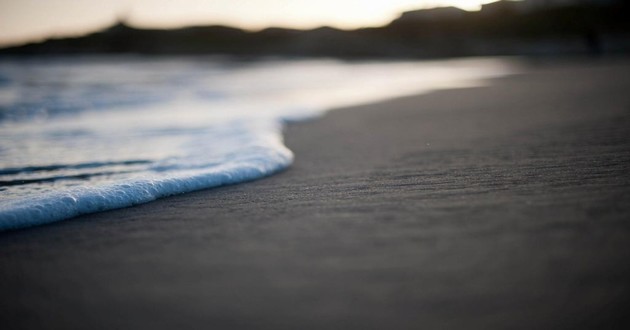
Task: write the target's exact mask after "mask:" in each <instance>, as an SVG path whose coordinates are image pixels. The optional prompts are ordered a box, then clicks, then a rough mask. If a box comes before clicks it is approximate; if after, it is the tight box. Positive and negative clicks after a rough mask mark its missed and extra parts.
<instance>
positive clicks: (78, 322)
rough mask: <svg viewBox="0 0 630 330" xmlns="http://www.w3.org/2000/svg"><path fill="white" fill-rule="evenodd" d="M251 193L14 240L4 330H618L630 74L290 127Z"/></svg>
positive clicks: (1, 250)
mask: <svg viewBox="0 0 630 330" xmlns="http://www.w3.org/2000/svg"><path fill="white" fill-rule="evenodd" d="M286 139H287V144H288V146H289V147H290V148H291V149H292V150H293V151H294V152H295V154H296V156H297V159H296V162H295V164H294V166H293V167H291V168H290V169H289V170H288V171H286V172H284V173H281V174H279V175H276V176H273V177H271V178H268V179H264V180H260V181H257V182H254V183H249V184H243V185H237V186H231V187H224V188H219V189H213V190H208V191H202V192H198V193H193V194H187V195H182V196H177V197H172V198H168V199H164V200H160V201H157V202H154V203H151V204H146V205H142V206H138V207H134V208H129V209H123V210H117V211H112V212H106V213H102V214H96V215H90V216H85V217H81V218H78V219H75V220H71V221H66V222H62V223H58V224H54V225H49V226H43V227H39V228H33V229H28V230H21V231H14V232H8V233H3V234H1V235H0V322H1V323H0V328H2V329H19V328H32V329H40V328H83V329H92V328H104V329H114V328H128V329H137V328H148V329H155V328H171V329H193V328H194V329H259V328H264V329H578V328H579V329H622V328H625V326H627V325H628V324H630V323H629V313H628V309H627V306H628V302H630V61H627V60H614V61H594V62H584V63H579V62H573V63H566V62H565V63H555V64H549V63H547V64H544V65H533V66H531V67H529V68H528V69H526V73H525V74H522V75H518V76H513V77H509V78H502V79H497V80H494V81H492V82H491V85H490V86H489V87H479V88H469V89H458V90H448V91H439V92H434V93H431V94H428V95H420V96H413V97H408V98H402V99H397V100H393V101H387V102H382V103H379V104H372V105H367V106H359V107H354V108H350V109H344V110H341V111H335V112H331V113H329V114H328V115H327V116H325V118H323V119H321V120H316V121H312V122H309V123H303V124H296V125H291V126H290V127H289V128H288V132H287V135H286Z"/></svg>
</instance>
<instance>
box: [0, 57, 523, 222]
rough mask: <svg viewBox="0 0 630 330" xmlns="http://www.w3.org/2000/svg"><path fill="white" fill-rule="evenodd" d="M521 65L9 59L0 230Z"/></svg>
mask: <svg viewBox="0 0 630 330" xmlns="http://www.w3.org/2000/svg"><path fill="white" fill-rule="evenodd" d="M511 70H512V66H511V65H510V64H509V63H508V62H506V61H505V60H502V59H475V60H451V61H435V62H411V61H407V62H402V61H398V62H376V61H375V62H343V61H337V60H263V61H256V62H231V61H229V60H228V59H216V58H203V57H201V58H161V59H148V58H142V57H138V58H107V57H105V58H86V59H82V60H80V61H68V60H64V59H63V58H59V59H50V58H40V59H37V58H34V59H30V60H28V61H23V60H20V59H11V60H8V59H4V60H0V76H2V77H4V78H3V83H2V84H0V109H2V110H0V112H1V116H0V142H1V143H0V230H7V229H16V228H24V227H28V226H34V225H39V224H45V223H51V222H54V221H59V220H63V219H68V218H72V217H75V216H78V215H82V214H89V213H93V212H100V211H105V210H111V209H115V208H122V207H128V206H132V205H137V204H140V203H146V202H149V201H152V200H155V199H157V198H162V197H166V196H171V195H175V194H181V193H186V192H191V191H195V190H200V189H207V188H212V187H217V186H222V185H227V184H235V183H241V182H246V181H250V180H255V179H259V178H261V177H264V176H267V175H271V174H273V173H276V172H278V171H282V170H283V169H286V168H287V167H288V166H289V165H290V164H291V162H292V160H293V154H292V153H291V151H290V150H288V149H287V148H286V147H285V146H284V144H283V141H282V130H283V126H284V124H285V123H286V122H291V121H299V120H304V119H308V118H313V117H315V116H318V115H320V114H322V113H323V112H324V111H325V110H327V109H331V108H335V107H341V106H347V105H354V104H358V103H367V102H372V101H377V100H382V99H386V98H391V97H397V96H403V95H408V94H414V93H419V92H426V91H430V90H434V89H438V88H450V87H464V86H475V85H478V84H480V81H481V80H482V79H486V78H491V77H496V76H501V75H505V74H506V73H509V72H510V71H511ZM322 147H324V148H325V146H322Z"/></svg>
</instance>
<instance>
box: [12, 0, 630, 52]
mask: <svg viewBox="0 0 630 330" xmlns="http://www.w3.org/2000/svg"><path fill="white" fill-rule="evenodd" d="M570 3H573V2H570ZM629 8H630V6H629V5H628V4H627V2H625V1H600V2H598V1H588V2H587V3H586V4H582V5H580V4H577V5H575V4H572V5H564V6H552V7H532V6H528V7H524V6H523V2H514V1H499V2H495V3H492V4H489V5H484V6H483V8H482V10H481V11H479V12H467V11H463V10H461V9H458V8H454V7H444V8H434V9H426V10H415V11H409V12H405V13H402V14H401V15H400V17H398V18H397V19H395V20H394V21H392V22H391V23H390V24H388V25H386V26H382V27H375V28H364V29H357V30H339V29H335V28H331V27H321V28H317V29H313V30H294V29H283V28H268V29H264V30H261V31H258V32H250V31H245V30H242V29H238V28H234V27H227V26H196V27H186V28H180V29H170V30H161V29H140V28H135V27H132V26H129V25H126V24H124V23H118V24H116V25H114V26H111V27H109V28H107V29H105V30H102V31H99V32H96V33H92V34H88V35H85V36H81V37H75V38H61V39H49V40H46V41H43V42H39V43H31V44H27V45H22V46H16V47H8V48H4V49H0V55H1V54H4V55H29V54H32V55H39V54H112V53H116V54H118V53H136V54H225V55H238V56H269V55H279V56H326V57H341V58H371V57H374V58H381V57H446V56H471V55H528V54H563V53H570V54H576V53H593V54H597V53H602V52H603V53H620V52H630V20H629V19H628V17H630V15H629V14H630V10H629Z"/></svg>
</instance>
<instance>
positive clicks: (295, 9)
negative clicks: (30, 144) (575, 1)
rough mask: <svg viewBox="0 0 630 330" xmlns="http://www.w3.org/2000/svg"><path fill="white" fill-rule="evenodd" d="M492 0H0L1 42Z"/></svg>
mask: <svg viewBox="0 0 630 330" xmlns="http://www.w3.org/2000/svg"><path fill="white" fill-rule="evenodd" d="M488 2H492V0H425V1H423V0H319V1H310V0H214V1H212V0H180V1H172V0H108V1H100V0H81V1H79V0H21V1H12V0H0V44H13V43H20V42H25V41H32V40H36V39H41V38H46V37H50V36H68V35H77V34H83V33H86V32H89V31H93V30H97V29H100V28H103V27H105V26H108V25H111V24H113V23H114V22H116V20H118V19H125V20H127V21H129V22H130V23H131V24H133V25H135V26H139V27H156V28H171V27H181V26H189V25H210V24H223V25H232V26H238V27H242V28H246V29H252V30H256V29H261V28H265V27H268V26H281V27H293V28H313V27H317V26H322V25H331V26H335V27H339V28H357V27H362V26H379V25H383V24H386V23H387V22H389V21H391V20H392V19H393V18H395V17H396V16H397V15H398V14H399V13H400V12H402V11H405V10H413V9H421V8H430V7H438V6H457V7H460V8H463V9H466V10H477V9H479V6H480V5H481V4H482V3H488Z"/></svg>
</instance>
